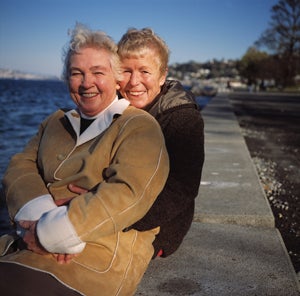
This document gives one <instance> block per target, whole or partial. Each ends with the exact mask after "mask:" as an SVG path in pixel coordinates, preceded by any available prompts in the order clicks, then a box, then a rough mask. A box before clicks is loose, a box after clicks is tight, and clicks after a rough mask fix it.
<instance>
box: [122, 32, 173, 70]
mask: <svg viewBox="0 0 300 296" xmlns="http://www.w3.org/2000/svg"><path fill="white" fill-rule="evenodd" d="M149 48H150V49H152V50H154V51H155V52H156V54H157V59H158V62H159V65H160V72H161V74H164V73H165V72H166V69H167V68H168V63H169V56H170V50H169V48H168V46H167V44H166V43H165V41H164V40H163V39H162V38H161V37H159V36H158V35H157V34H156V33H155V32H154V31H153V30H152V29H151V28H143V29H141V30H138V29H136V28H129V29H128V30H127V32H126V33H125V34H124V35H123V36H122V37H121V39H120V41H119V43H118V54H119V56H120V58H121V60H122V59H124V58H130V57H137V56H140V55H143V53H144V51H145V50H147V49H149Z"/></svg>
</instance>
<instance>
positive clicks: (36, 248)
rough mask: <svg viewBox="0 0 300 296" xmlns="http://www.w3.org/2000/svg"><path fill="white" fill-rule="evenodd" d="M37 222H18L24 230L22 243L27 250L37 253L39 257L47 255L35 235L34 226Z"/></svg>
mask: <svg viewBox="0 0 300 296" xmlns="http://www.w3.org/2000/svg"><path fill="white" fill-rule="evenodd" d="M37 222H38V221H20V222H19V224H20V226H21V227H22V228H24V229H25V230H26V231H25V234H24V236H23V241H24V242H25V243H26V245H27V249H28V250H30V251H32V252H34V253H37V254H39V255H46V254H49V252H48V251H46V250H45V249H44V248H43V246H42V245H41V244H40V242H39V240H38V237H37V234H36V225H37Z"/></svg>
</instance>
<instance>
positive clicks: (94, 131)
mask: <svg viewBox="0 0 300 296" xmlns="http://www.w3.org/2000/svg"><path fill="white" fill-rule="evenodd" d="M128 105H129V102H128V101H127V100H125V99H120V100H118V97H116V98H115V99H114V100H113V102H112V103H111V104H110V105H109V106H108V107H107V108H106V109H105V110H103V111H102V112H101V113H99V114H98V115H97V116H96V117H93V118H91V119H95V120H94V121H93V123H92V124H91V125H90V126H89V127H88V128H87V129H86V130H85V131H84V132H83V133H82V134H81V135H80V117H81V115H80V112H79V111H78V110H77V109H73V110H70V111H68V112H66V113H65V116H66V117H67V118H68V120H69V121H70V123H71V125H72V128H73V130H74V131H75V133H76V136H77V142H76V146H79V145H81V144H83V143H85V142H88V141H89V140H91V139H93V138H95V137H96V136H98V135H100V134H101V133H103V132H104V131H105V130H106V129H107V128H108V127H109V126H110V125H111V123H112V121H113V119H114V116H115V115H116V114H122V113H123V112H124V110H125V109H126V108H127V107H128ZM85 118H86V117H85Z"/></svg>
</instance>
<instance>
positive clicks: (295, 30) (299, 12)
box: [255, 0, 300, 84]
mask: <svg viewBox="0 0 300 296" xmlns="http://www.w3.org/2000/svg"><path fill="white" fill-rule="evenodd" d="M271 13H272V15H271V21H270V23H269V28H268V29H267V30H265V31H264V32H263V33H262V35H261V37H260V38H259V39H258V40H257V41H256V42H255V45H256V46H257V47H263V46H264V47H266V48H268V49H269V50H270V51H271V53H273V54H274V55H275V56H277V57H278V58H279V59H280V63H279V64H278V65H280V67H282V75H283V76H282V77H283V79H282V82H283V84H290V83H291V81H292V78H293V76H294V75H295V74H297V73H299V71H300V69H299V56H300V0H279V1H278V4H276V5H274V6H273V7H272V9H271Z"/></svg>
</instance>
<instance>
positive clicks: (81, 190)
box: [68, 184, 88, 194]
mask: <svg viewBox="0 0 300 296" xmlns="http://www.w3.org/2000/svg"><path fill="white" fill-rule="evenodd" d="M68 187H69V189H70V190H71V191H72V192H74V193H78V194H82V193H86V192H88V191H87V190H86V189H84V188H82V187H79V186H76V185H74V184H69V185H68Z"/></svg>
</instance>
